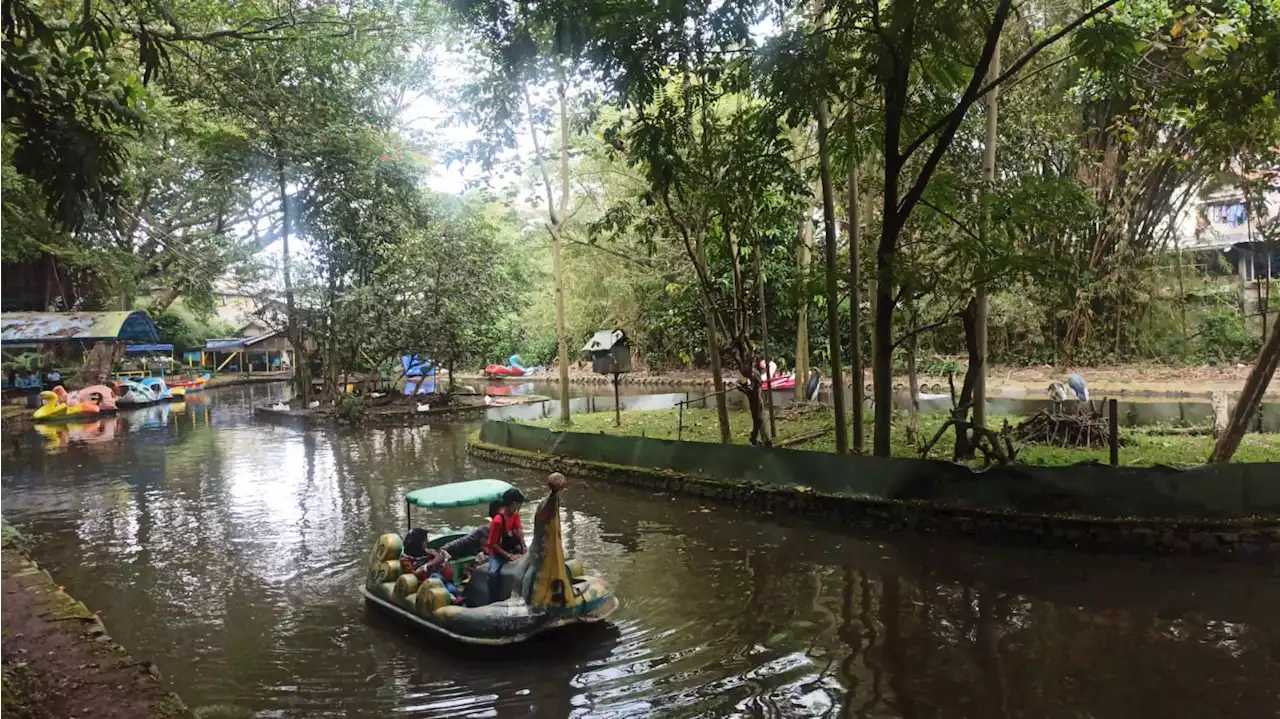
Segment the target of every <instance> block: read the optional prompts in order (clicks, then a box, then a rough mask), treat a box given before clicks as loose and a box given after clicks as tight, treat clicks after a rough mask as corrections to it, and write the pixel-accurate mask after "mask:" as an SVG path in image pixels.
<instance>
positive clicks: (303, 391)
mask: <svg viewBox="0 0 1280 719" xmlns="http://www.w3.org/2000/svg"><path fill="white" fill-rule="evenodd" d="M276 180H277V182H278V184H279V190H280V240H281V250H280V252H281V264H282V267H283V272H284V302H285V312H286V314H287V315H288V327H289V329H288V334H289V344H291V345H293V357H294V363H293V364H294V367H293V383H294V386H295V387H296V388H297V392H298V398H299V399H300V400H301V401H302V406H303V407H306V406H307V404H308V403H309V402H310V401H311V360H310V358H309V357H308V356H307V351H306V348H305V347H303V346H302V327H301V326H300V324H299V322H298V307H297V305H296V304H295V303H294V299H293V274H292V268H291V267H290V260H289V230H290V221H291V220H290V217H289V188H288V178H287V177H286V176H285V168H284V158H283V157H282V156H281V155H280V154H279V153H277V155H276Z"/></svg>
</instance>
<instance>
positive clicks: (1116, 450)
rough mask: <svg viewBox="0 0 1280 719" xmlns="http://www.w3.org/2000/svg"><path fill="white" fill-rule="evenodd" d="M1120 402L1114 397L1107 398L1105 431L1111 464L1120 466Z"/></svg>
mask: <svg viewBox="0 0 1280 719" xmlns="http://www.w3.org/2000/svg"><path fill="white" fill-rule="evenodd" d="M1119 407H1120V403H1119V402H1118V401H1116V398H1115V397H1112V398H1111V399H1109V400H1107V432H1108V434H1109V436H1110V437H1109V438H1110V443H1111V466H1112V467H1118V466H1120V427H1119V421H1118V419H1119V414H1120V409H1119Z"/></svg>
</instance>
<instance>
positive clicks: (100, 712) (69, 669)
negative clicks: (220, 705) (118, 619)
mask: <svg viewBox="0 0 1280 719" xmlns="http://www.w3.org/2000/svg"><path fill="white" fill-rule="evenodd" d="M0 555H2V556H3V566H4V578H3V580H0V583H2V584H3V591H4V604H3V615H4V645H3V666H4V712H5V716H6V717H8V716H11V714H10V712H13V714H12V716H82V717H90V716H92V717H102V718H103V719H116V718H119V719H124V718H126V717H128V718H135V717H151V718H152V719H195V717H196V715H195V714H194V713H193V712H192V711H191V710H190V709H189V708H187V706H186V704H184V703H183V701H182V699H181V698H179V697H178V695H177V694H175V693H173V692H172V691H171V690H169V689H168V688H167V687H166V685H165V684H164V680H163V678H162V677H161V676H160V671H159V670H158V669H157V668H156V666H155V665H154V664H152V663H151V662H149V661H138V660H137V659H135V658H134V657H133V656H132V655H131V654H130V653H129V651H128V650H127V649H125V648H124V647H122V646H120V645H119V644H118V643H116V641H115V640H114V639H112V638H111V635H109V634H107V631H106V627H105V626H104V625H103V623H102V620H101V619H100V618H99V617H98V616H97V615H96V614H94V613H93V612H91V611H89V608H88V607H86V606H85V605H84V603H82V602H80V601H77V600H76V599H75V598H74V597H72V596H71V595H69V594H67V593H66V592H65V591H63V589H62V587H60V586H59V585H58V584H57V583H56V581H55V580H54V579H53V576H52V575H51V574H49V572H48V570H46V569H44V568H43V567H41V566H40V564H39V563H37V562H36V561H35V560H34V559H32V558H31V556H30V554H29V553H28V552H27V550H26V549H25V548H24V547H22V546H21V545H20V543H19V541H18V534H17V532H16V530H14V529H13V528H12V527H11V526H10V525H9V524H8V523H7V522H5V523H4V539H3V547H2V549H0Z"/></svg>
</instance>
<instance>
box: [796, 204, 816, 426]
mask: <svg viewBox="0 0 1280 719" xmlns="http://www.w3.org/2000/svg"><path fill="white" fill-rule="evenodd" d="M809 210H810V208H809V207H808V206H807V205H806V207H805V215H804V217H803V218H801V220H800V227H799V230H798V232H797V233H796V269H797V273H796V274H797V275H799V278H800V288H801V292H800V299H799V301H798V302H797V307H796V365H795V369H796V390H795V391H796V401H797V402H803V401H805V400H807V399H809V398H808V397H806V396H805V389H806V388H807V387H808V384H809V264H810V262H809V251H810V248H812V247H813V213H812V212H810V211H809Z"/></svg>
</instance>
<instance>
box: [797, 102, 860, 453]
mask: <svg viewBox="0 0 1280 719" xmlns="http://www.w3.org/2000/svg"><path fill="white" fill-rule="evenodd" d="M848 133H849V143H850V147H852V146H853V143H854V141H855V138H854V134H855V132H854V129H853V110H852V105H850V110H849V128H848ZM847 189H848V190H849V363H850V364H849V388H850V389H851V390H852V399H851V400H850V402H849V403H850V405H851V409H852V410H853V412H852V423H853V453H854V454H862V453H863V451H865V450H866V440H865V438H864V437H863V431H862V384H863V382H866V378H865V374H866V373H865V372H864V371H863V369H862V312H861V310H862V257H861V255H860V253H861V252H862V216H861V212H860V209H861V204H862V198H861V197H859V196H858V164H857V163H856V162H855V161H854V160H853V158H852V157H851V158H850V160H849V185H848V188H847ZM797 386H799V385H797Z"/></svg>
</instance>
